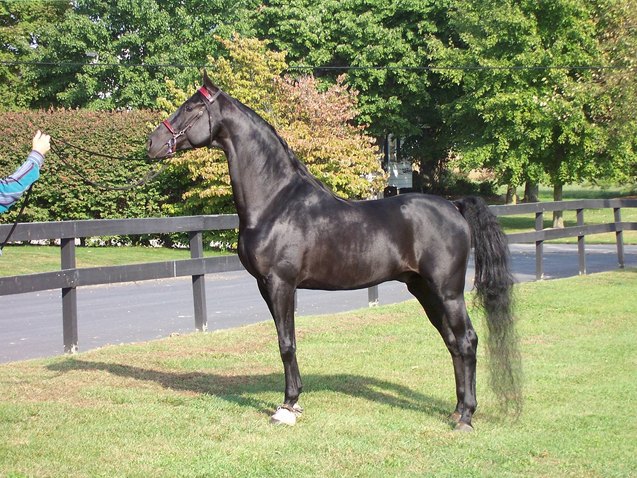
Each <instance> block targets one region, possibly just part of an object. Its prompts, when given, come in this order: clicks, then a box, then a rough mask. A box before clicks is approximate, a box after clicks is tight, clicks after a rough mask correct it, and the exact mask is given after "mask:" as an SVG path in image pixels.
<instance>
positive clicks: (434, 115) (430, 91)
mask: <svg viewBox="0 0 637 478" xmlns="http://www.w3.org/2000/svg"><path fill="white" fill-rule="evenodd" d="M447 3H448V1H444V2H435V5H434V4H432V2H423V1H421V0H405V1H401V2H396V1H392V0H325V1H321V2H313V1H310V0H300V1H298V2H288V1H285V0H271V1H269V2H267V4H266V5H265V6H264V7H263V8H262V9H259V10H258V11H257V12H256V13H255V16H254V17H253V20H252V21H253V22H254V28H255V30H256V31H257V34H258V35H259V36H260V37H261V38H267V39H269V40H271V42H272V45H273V47H274V48H276V49H278V50H280V51H286V52H287V53H288V58H289V59H290V63H291V64H292V65H295V64H296V65H310V66H315V67H319V68H318V69H316V70H315V73H316V75H317V77H319V78H320V79H322V80H326V79H329V80H330V82H331V83H332V84H334V83H335V82H336V78H337V77H338V76H339V75H341V74H342V73H347V79H346V83H347V85H349V86H350V87H352V88H353V89H355V90H356V91H358V92H359V96H358V103H359V111H360V115H359V116H358V121H359V122H360V123H361V124H366V125H369V127H368V131H369V133H370V134H371V135H373V136H375V137H376V138H379V139H384V138H385V136H386V135H387V134H390V133H391V134H392V135H394V136H396V137H398V138H402V139H403V140H405V142H406V147H405V148H404V151H409V155H410V156H411V157H412V158H413V159H414V160H415V161H416V162H420V163H423V166H422V167H421V169H422V170H425V169H428V166H425V164H429V163H438V161H439V160H440V159H441V158H443V157H446V155H447V149H448V148H447V145H446V144H445V143H444V138H442V137H441V136H440V132H441V126H442V123H441V117H440V114H439V109H438V107H437V106H436V105H437V104H439V103H441V102H444V101H445V100H444V98H445V96H446V95H447V94H448V92H447V91H443V90H441V89H440V88H439V87H438V84H436V83H435V82H432V77H431V74H430V73H429V72H428V71H427V70H426V69H424V68H422V67H426V66H428V65H429V53H428V45H427V39H428V37H429V36H430V35H436V34H438V32H439V30H440V29H443V30H444V24H443V23H444V15H443V14H442V12H444V11H445V8H446V4H447ZM320 67H325V68H323V69H321V68H320ZM301 71H306V72H310V71H309V70H301Z"/></svg>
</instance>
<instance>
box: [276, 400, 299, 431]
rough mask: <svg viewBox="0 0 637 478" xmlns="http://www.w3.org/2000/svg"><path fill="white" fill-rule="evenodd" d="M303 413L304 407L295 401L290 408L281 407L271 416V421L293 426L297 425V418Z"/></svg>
mask: <svg viewBox="0 0 637 478" xmlns="http://www.w3.org/2000/svg"><path fill="white" fill-rule="evenodd" d="M301 413H303V409H302V408H301V407H300V406H299V405H298V403H295V404H294V406H293V407H292V410H290V409H289V408H287V407H279V408H277V409H276V412H275V413H274V415H272V417H271V418H270V423H272V424H273V425H287V426H290V427H293V426H294V425H296V419H297V418H298V417H299V416H300V415H301Z"/></svg>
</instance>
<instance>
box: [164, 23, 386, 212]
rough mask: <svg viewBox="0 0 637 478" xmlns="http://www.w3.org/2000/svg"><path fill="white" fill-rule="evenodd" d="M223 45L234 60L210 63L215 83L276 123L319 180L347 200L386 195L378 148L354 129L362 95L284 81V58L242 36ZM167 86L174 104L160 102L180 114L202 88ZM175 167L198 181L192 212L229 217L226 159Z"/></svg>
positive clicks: (195, 156) (213, 154)
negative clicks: (185, 88) (357, 107)
mask: <svg viewBox="0 0 637 478" xmlns="http://www.w3.org/2000/svg"><path fill="white" fill-rule="evenodd" d="M217 40H218V41H220V42H221V43H222V45H223V46H224V47H225V49H226V50H227V53H228V54H227V56H226V57H221V58H212V59H210V63H211V64H212V65H213V66H212V68H211V69H210V71H209V72H208V73H209V76H210V77H211V78H212V79H213V81H214V82H215V83H216V84H218V85H219V86H220V87H221V88H222V89H223V90H224V91H226V92H227V93H229V94H230V95H231V96H233V97H234V98H236V99H238V100H239V101H241V102H242V103H244V104H246V105H248V106H249V107H251V108H252V109H253V110H255V111H256V112H257V113H258V114H259V115H260V116H262V117H263V118H264V119H265V120H266V121H268V122H269V123H271V124H272V125H273V126H274V128H275V129H276V130H277V131H278V133H279V134H280V135H281V137H282V138H283V139H284V140H285V141H287V143H288V144H289V146H290V148H291V149H292V151H294V153H295V154H296V155H297V157H298V158H299V159H300V160H301V161H303V162H304V163H305V164H306V165H307V167H308V169H309V170H310V171H311V172H312V173H313V174H315V175H316V176H317V177H318V178H319V179H320V180H321V181H323V182H324V183H325V184H326V185H327V186H329V187H330V188H331V189H332V190H333V191H334V192H335V193H336V194H338V195H339V196H342V197H346V198H360V199H365V198H368V197H371V196H373V195H374V194H376V193H377V192H378V191H380V190H381V189H382V187H383V184H384V173H383V171H382V169H381V166H380V161H379V150H378V147H377V146H376V145H375V142H374V140H373V138H371V137H369V136H367V135H366V134H365V130H364V128H363V127H361V126H358V125H356V124H355V123H354V121H353V120H354V119H355V117H356V115H357V109H356V106H357V93H356V92H355V91H352V90H351V89H348V88H347V87H346V86H345V84H344V80H343V78H341V79H339V81H338V82H337V83H336V84H333V85H321V84H319V82H318V81H317V80H316V79H315V78H314V77H312V76H302V77H300V78H297V79H294V78H291V77H289V76H282V74H283V72H284V71H285V69H286V68H287V64H286V62H285V53H281V52H274V51H271V50H269V49H268V43H267V42H265V41H260V40H257V39H250V38H243V37H240V36H238V35H235V36H234V37H233V38H232V39H231V40H225V39H221V38H217ZM168 86H169V90H170V91H171V94H172V97H171V98H170V99H162V101H161V107H162V108H163V109H165V110H166V111H173V110H174V109H175V108H176V107H177V106H178V105H179V104H181V103H182V102H183V101H184V99H185V98H186V97H187V96H188V94H192V92H194V90H195V88H196V86H195V85H193V86H192V87H191V89H190V90H189V91H188V92H184V91H182V90H180V89H178V88H176V87H175V85H174V84H169V85H168ZM173 161H174V162H175V163H176V164H177V165H181V166H182V167H185V168H187V171H188V174H189V175H190V179H191V180H192V187H190V188H189V189H188V191H187V192H186V193H185V195H184V197H185V199H186V208H187V209H188V210H189V211H190V212H204V213H211V212H229V205H230V204H231V200H230V198H231V186H230V178H229V175H228V168H227V164H226V160H225V157H224V156H223V154H222V153H221V152H219V151H215V150H208V149H199V150H195V151H190V152H188V153H185V154H183V155H180V156H178V157H177V158H175V159H174V160H173Z"/></svg>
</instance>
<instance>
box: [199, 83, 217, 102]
mask: <svg viewBox="0 0 637 478" xmlns="http://www.w3.org/2000/svg"><path fill="white" fill-rule="evenodd" d="M199 93H201V96H203V97H204V98H205V99H206V100H208V103H212V102H213V101H214V100H216V99H217V96H219V94H220V93H221V90H217V92H216V93H215V94H214V95H211V94H210V92H209V91H208V88H206V87H205V86H202V87H201V88H199Z"/></svg>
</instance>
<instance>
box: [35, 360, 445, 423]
mask: <svg viewBox="0 0 637 478" xmlns="http://www.w3.org/2000/svg"><path fill="white" fill-rule="evenodd" d="M47 368H48V369H49V370H52V371H55V372H59V373H66V372H71V371H77V370H85V371H104V372H108V373H110V374H112V375H115V376H118V377H124V378H133V379H135V380H142V381H148V382H155V383H158V384H160V385H161V386H162V387H164V388H167V389H171V390H177V391H187V392H195V393H200V394H206V395H214V396H215V397H218V398H221V399H223V400H226V401H228V402H230V403H233V404H236V405H239V406H242V407H250V408H253V409H256V410H258V411H260V412H261V413H264V414H267V415H270V414H271V413H272V411H273V410H274V408H276V406H277V405H278V404H275V403H271V402H270V403H268V402H266V401H263V400H259V399H257V398H254V397H253V396H251V395H254V394H259V393H263V392H273V391H274V392H277V391H280V392H281V396H283V388H284V386H283V382H284V380H283V373H281V374H273V373H271V374H261V375H259V374H254V375H236V376H228V375H217V374H212V373H202V372H191V373H178V372H167V371H159V370H151V369H145V368H140V367H134V366H130V365H122V364H114V363H104V362H92V361H86V360H77V359H73V358H71V359H68V360H65V361H62V362H58V363H55V364H52V365H49V366H48V367H47ZM303 382H304V387H305V390H306V391H307V390H311V391H312V392H318V391H330V392H337V393H342V394H345V395H350V396H353V397H358V398H364V399H365V400H369V401H372V402H377V403H382V404H386V405H389V406H392V407H397V408H402V409H408V410H414V411H418V412H422V413H425V414H427V415H430V416H434V417H439V418H445V417H447V416H448V415H449V413H450V412H451V411H452V410H451V409H452V408H453V406H454V405H455V404H451V403H448V402H443V401H441V400H438V399H436V398H433V397H430V396H427V395H424V394H422V393H419V392H416V391H414V390H412V389H410V388H408V387H405V386H403V385H397V384H395V383H391V382H388V381H386V380H379V379H376V378H373V377H366V376H363V375H353V374H333V375H317V374H314V375H313V374H309V375H304V376H303Z"/></svg>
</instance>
